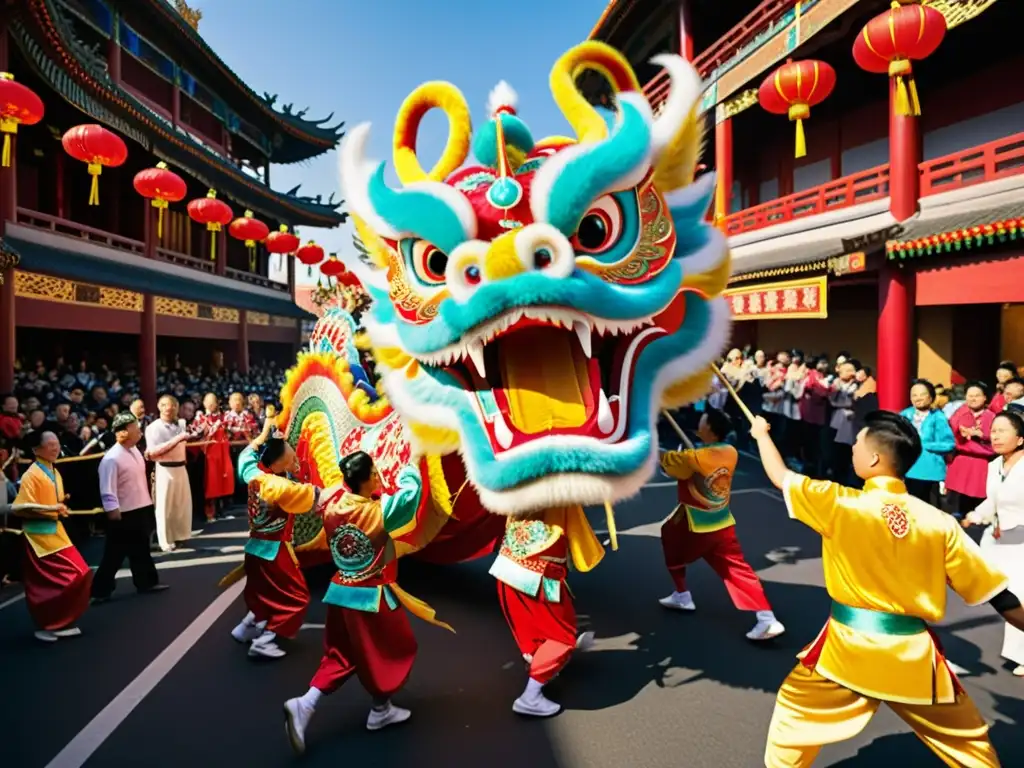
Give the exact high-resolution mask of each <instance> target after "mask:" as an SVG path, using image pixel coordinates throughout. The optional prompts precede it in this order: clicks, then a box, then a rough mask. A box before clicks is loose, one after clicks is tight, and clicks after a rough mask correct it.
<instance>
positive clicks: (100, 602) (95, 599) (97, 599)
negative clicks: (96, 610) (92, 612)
mask: <svg viewBox="0 0 1024 768" xmlns="http://www.w3.org/2000/svg"><path fill="white" fill-rule="evenodd" d="M109 602H110V595H106V596H105V597H100V596H99V595H95V596H93V598H92V599H91V600H90V601H89V605H103V604H104V603H109Z"/></svg>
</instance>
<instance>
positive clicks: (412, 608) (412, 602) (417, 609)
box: [388, 582, 455, 634]
mask: <svg viewBox="0 0 1024 768" xmlns="http://www.w3.org/2000/svg"><path fill="white" fill-rule="evenodd" d="M388 587H390V588H391V591H392V592H394V593H395V597H396V598H398V602H399V603H401V604H402V607H403V608H405V610H407V611H408V612H409V613H411V614H412V615H413V616H415V617H416V618H417V619H422V620H423V621H425V622H427V623H428V624H433V625H434V626H435V627H441V628H442V629H447V630H448V631H449V632H451V633H452V634H455V630H454V629H452V627H451V625H450V624H446V623H444V622H443V621H441V620H440V619H438V618H437V611H435V610H434V609H433V608H431V607H430V606H429V605H428V604H427V603H425V602H423V601H422V600H420V599H419V598H418V597H413V596H412V595H410V594H409V593H408V592H406V591H405V590H404V589H402V588H401V587H400V586H398V584H396V583H395V582H392V583H391V584H388Z"/></svg>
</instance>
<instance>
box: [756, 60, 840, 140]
mask: <svg viewBox="0 0 1024 768" xmlns="http://www.w3.org/2000/svg"><path fill="white" fill-rule="evenodd" d="M835 85H836V71H835V70H834V69H832V67H831V66H829V65H828V64H826V63H825V62H823V61H815V60H813V59H812V60H808V61H793V60H792V59H790V60H789V61H787V62H786V63H785V64H783V65H782V66H781V67H779V68H778V69H777V70H775V72H774V73H773V74H771V75H768V77H767V78H765V81H764V82H763V83H761V88H760V90H759V91H758V92H757V100H758V101H759V102H760V103H761V106H762V107H763V108H764V109H765V110H767V111H768V112H772V113H774V114H776V115H789V119H790V120H791V121H794V120H795V121H796V157H804V156H805V155H806V154H807V139H806V137H805V136H804V120H806V119H807V118H809V117H810V116H811V107H813V106H816V105H818V104H820V103H821V102H823V101H824V100H825V99H826V98H828V95H829V94H830V93H832V89H833V88H835Z"/></svg>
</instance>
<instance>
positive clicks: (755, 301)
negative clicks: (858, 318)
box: [725, 275, 828, 320]
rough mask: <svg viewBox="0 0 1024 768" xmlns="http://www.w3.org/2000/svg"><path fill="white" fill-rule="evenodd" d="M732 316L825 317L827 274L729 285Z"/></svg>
mask: <svg viewBox="0 0 1024 768" xmlns="http://www.w3.org/2000/svg"><path fill="white" fill-rule="evenodd" d="M725 298H726V301H728V302H729V306H730V307H732V318H733V320H796V319H800V318H825V317H828V278H827V277H826V276H824V275H822V276H821V277H809V278H806V279H804V280H788V281H786V282H784V283H770V284H768V285H756V286H750V287H749V288H730V289H729V290H727V291H726V292H725Z"/></svg>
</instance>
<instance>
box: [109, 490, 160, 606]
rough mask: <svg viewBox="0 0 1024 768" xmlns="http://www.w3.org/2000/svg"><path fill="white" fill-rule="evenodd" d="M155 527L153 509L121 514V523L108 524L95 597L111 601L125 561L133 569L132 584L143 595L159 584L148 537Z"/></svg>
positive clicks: (111, 521)
mask: <svg viewBox="0 0 1024 768" xmlns="http://www.w3.org/2000/svg"><path fill="white" fill-rule="evenodd" d="M154 525H155V522H154V517H153V507H152V506H149V507H143V508H142V509H133V510H131V511H128V512H125V511H122V512H121V519H120V520H107V535H106V538H105V540H104V545H103V560H102V561H101V562H100V567H99V570H97V571H96V577H95V578H94V579H93V582H92V596H93V597H110V595H111V593H113V591H114V577H115V576H116V574H117V570H118V568H120V567H121V564H122V563H123V562H124V561H125V558H127V559H128V567H130V568H131V569H132V583H133V584H135V588H136V589H138V590H140V591H143V592H144V591H145V590H147V589H152V588H153V587H155V586H156V585H157V584H158V583H159V581H160V578H159V576H157V573H156V565H155V564H154V563H153V556H152V555H151V554H150V553H149V537H150V536H151V535H152V532H153V528H154Z"/></svg>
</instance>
